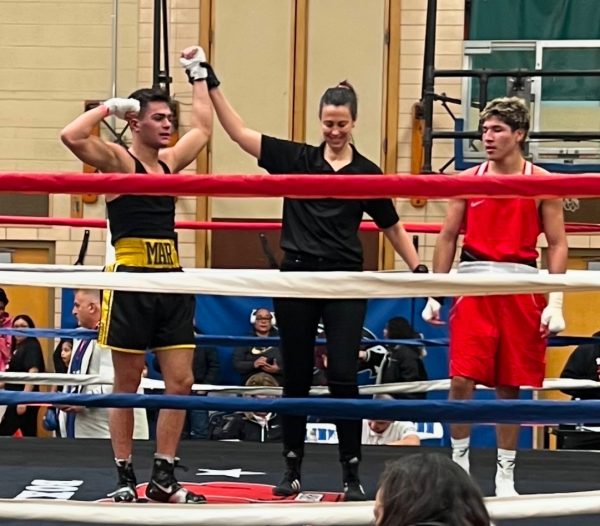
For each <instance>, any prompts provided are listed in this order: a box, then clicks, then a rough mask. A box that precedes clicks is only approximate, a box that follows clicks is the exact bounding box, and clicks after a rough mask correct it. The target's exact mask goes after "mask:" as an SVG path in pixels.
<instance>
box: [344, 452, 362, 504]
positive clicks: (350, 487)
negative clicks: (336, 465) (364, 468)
mask: <svg viewBox="0 0 600 526" xmlns="http://www.w3.org/2000/svg"><path fill="white" fill-rule="evenodd" d="M359 464H360V461H359V460H358V458H357V457H352V458H351V459H350V460H342V477H343V481H344V500H346V501H364V500H367V496H366V495H365V491H364V490H363V487H362V486H361V485H360V479H359V478H358V466H359Z"/></svg>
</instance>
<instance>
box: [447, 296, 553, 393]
mask: <svg viewBox="0 0 600 526" xmlns="http://www.w3.org/2000/svg"><path fill="white" fill-rule="evenodd" d="M545 306H546V298H545V297H544V296H543V295H541V294H518V295H510V296H461V297H459V298H457V299H456V301H455V302H454V305H453V307H452V310H451V312H450V377H454V376H462V377H465V378H470V379H471V380H474V381H476V382H477V383H481V384H484V385H487V386H490V387H495V386H511V387H518V386H523V385H531V386H533V387H539V386H541V385H542V382H543V381H544V374H545V366H546V360H545V355H546V339H545V338H542V337H541V335H540V320H541V315H542V310H543V309H544V307H545Z"/></svg>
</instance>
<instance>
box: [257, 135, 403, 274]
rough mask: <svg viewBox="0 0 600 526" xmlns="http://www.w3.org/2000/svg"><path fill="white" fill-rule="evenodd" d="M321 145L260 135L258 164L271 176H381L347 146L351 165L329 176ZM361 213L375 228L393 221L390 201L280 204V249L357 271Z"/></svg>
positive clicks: (330, 171)
mask: <svg viewBox="0 0 600 526" xmlns="http://www.w3.org/2000/svg"><path fill="white" fill-rule="evenodd" d="M324 150H325V143H323V144H321V146H310V145H307V144H304V143H297V142H292V141H286V140H282V139H276V138H274V137H269V136H266V135H263V136H262V142H261V156H260V159H259V160H258V165H259V166H260V167H261V168H264V169H265V170H267V171H268V172H269V173H271V174H333V173H335V174H337V175H353V174H381V173H382V172H381V169H380V168H379V167H378V166H377V165H376V164H374V163H372V162H371V161H369V160H368V159H367V158H366V157H364V156H362V155H361V154H360V153H358V151H357V150H356V148H354V146H352V152H353V155H352V162H351V163H350V164H348V165H347V166H344V167H343V168H342V169H341V170H339V171H337V172H335V171H334V170H333V168H332V167H331V166H330V164H329V163H328V162H327V161H326V160H325V157H324ZM363 212H366V213H367V214H368V215H370V216H371V217H372V218H373V220H374V221H375V223H376V224H377V226H378V227H379V228H388V227H390V226H393V225H395V224H396V223H397V222H398V221H399V219H400V218H399V217H398V214H397V212H396V209H395V208H394V204H393V202H392V200H391V199H290V198H287V197H286V198H285V199H284V203H283V227H282V231H281V248H282V249H283V250H284V251H285V252H286V253H288V254H301V255H308V256H310V257H315V258H323V259H326V260H328V261H331V262H340V263H344V265H343V267H344V268H347V266H348V265H349V264H350V265H351V266H356V267H358V268H362V262H363V254H362V245H361V243H360V239H359V238H358V228H359V225H360V222H361V220H362V217H363Z"/></svg>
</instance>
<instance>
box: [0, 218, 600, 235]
mask: <svg viewBox="0 0 600 526" xmlns="http://www.w3.org/2000/svg"><path fill="white" fill-rule="evenodd" d="M0 224H1V225H30V226H69V227H81V228H106V219H93V218H90V219H86V218H76V217H38V216H0ZM403 225H404V228H405V229H406V231H407V232H411V233H421V234H436V233H438V232H439V231H440V228H441V226H442V225H441V224H440V223H403ZM175 227H176V228H178V229H181V230H279V229H281V223H280V222H264V223H261V222H248V221H244V222H241V221H240V222H235V221H177V222H176V223H175ZM360 229H361V230H363V231H367V232H373V231H377V230H379V229H378V228H377V225H375V223H373V222H371V221H363V222H362V223H361V225H360ZM566 230H567V232H568V233H570V234H586V233H594V232H600V225H599V224H595V223H567V225H566Z"/></svg>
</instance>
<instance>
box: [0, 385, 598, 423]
mask: <svg viewBox="0 0 600 526" xmlns="http://www.w3.org/2000/svg"><path fill="white" fill-rule="evenodd" d="M0 404H2V405H16V404H55V405H83V406H86V407H144V408H148V409H150V408H152V409H159V408H169V409H208V410H218V411H227V412H233V411H262V412H275V413H280V414H287V415H307V414H310V415H313V416H320V417H328V418H338V419H339V418H369V419H377V420H410V421H417V422H423V421H425V422H480V423H481V422H485V423H492V422H502V423H523V422H529V423H567V422H593V421H594V420H600V417H599V416H598V415H600V401H598V400H584V401H565V402H563V401H549V400H541V401H540V400H538V401H532V400H461V401H457V400H361V399H339V398H337V399H333V398H252V397H236V398H233V397H217V396H214V397H213V396H208V397H206V396H182V395H139V394H108V395H92V394H64V393H39V392H37V393H29V392H27V393H25V392H20V391H18V392H15V391H1V392H0Z"/></svg>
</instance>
